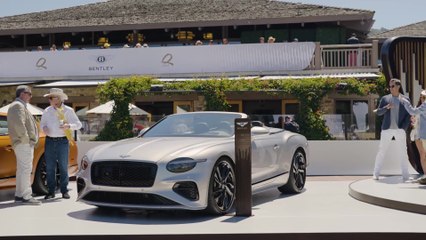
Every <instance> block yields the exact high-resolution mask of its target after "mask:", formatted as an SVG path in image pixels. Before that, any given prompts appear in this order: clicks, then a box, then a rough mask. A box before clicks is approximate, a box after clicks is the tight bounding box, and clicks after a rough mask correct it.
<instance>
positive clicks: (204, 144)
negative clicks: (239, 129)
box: [90, 137, 233, 162]
mask: <svg viewBox="0 0 426 240" xmlns="http://www.w3.org/2000/svg"><path fill="white" fill-rule="evenodd" d="M229 142H233V138H202V137H155V138H132V139H128V140H123V141H118V142H114V143H109V144H105V145H102V146H100V147H98V148H96V149H93V151H92V152H91V154H90V159H91V160H92V161H96V160H111V159H120V160H126V159H129V160H145V161H153V162H157V161H161V160H162V159H166V160H170V159H171V158H176V157H196V156H197V154H198V153H199V152H200V151H203V150H205V149H206V148H209V147H210V146H212V145H220V144H225V143H229Z"/></svg>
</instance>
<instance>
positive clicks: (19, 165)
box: [13, 144, 34, 199]
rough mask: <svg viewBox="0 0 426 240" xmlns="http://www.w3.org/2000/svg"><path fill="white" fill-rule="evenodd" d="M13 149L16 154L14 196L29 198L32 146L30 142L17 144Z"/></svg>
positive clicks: (30, 191)
mask: <svg viewBox="0 0 426 240" xmlns="http://www.w3.org/2000/svg"><path fill="white" fill-rule="evenodd" d="M13 150H14V151H15V156H16V190H15V197H23V198H24V199H30V198H31V197H32V196H31V195H32V193H33V191H32V189H31V171H32V169H33V157H34V147H32V146H30V144H18V145H16V146H15V147H14V148H13Z"/></svg>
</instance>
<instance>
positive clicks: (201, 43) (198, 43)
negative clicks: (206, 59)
mask: <svg viewBox="0 0 426 240" xmlns="http://www.w3.org/2000/svg"><path fill="white" fill-rule="evenodd" d="M201 45H203V42H201V41H200V40H197V41H196V42H195V46H201Z"/></svg>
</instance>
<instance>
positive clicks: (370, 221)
mask: <svg viewBox="0 0 426 240" xmlns="http://www.w3.org/2000/svg"><path fill="white" fill-rule="evenodd" d="M368 178H370V177H365V176H364V177H356V176H353V177H351V176H349V177H348V176H344V177H309V178H308V181H307V184H306V191H305V192H303V193H301V194H298V195H291V196H289V195H281V194H280V193H279V192H278V191H275V190H270V191H267V192H264V193H261V194H258V195H255V196H254V197H253V216H252V217H248V218H243V217H235V216H233V215H229V216H221V217H211V216H205V215H203V214H200V213H193V212H185V211H177V212H170V211H169V212H145V211H120V210H111V211H106V210H99V209H97V208H96V207H93V206H89V205H86V204H83V203H79V202H76V201H75V197H76V193H75V182H71V184H70V186H71V187H72V188H74V189H73V190H72V191H71V193H72V194H71V199H69V200H65V199H60V198H58V199H55V200H53V201H45V200H44V199H43V200H42V201H43V204H42V205H41V206H24V205H19V204H15V203H13V201H11V199H12V198H13V190H1V191H0V216H1V218H0V226H1V228H0V239H1V237H7V236H64V235H67V236H77V235H93V236H96V235H139V236H140V235H154V236H155V235H162V234H164V233H165V232H166V233H167V234H177V235H181V234H184V235H191V234H218V233H221V234H237V235H238V234H284V233H291V234H303V233H420V234H426V216H425V215H422V214H415V213H409V212H404V211H398V210H392V209H389V208H384V207H379V206H375V205H371V204H368V203H364V202H361V201H358V200H356V199H354V198H352V197H350V196H349V195H348V187H349V184H350V183H351V182H353V181H354V180H359V179H368ZM58 196H59V194H58ZM37 198H40V199H42V197H37ZM425 201H426V200H425ZM18 222H19V224H17V223H18ZM22 226H25V227H22ZM120 239H122V238H120Z"/></svg>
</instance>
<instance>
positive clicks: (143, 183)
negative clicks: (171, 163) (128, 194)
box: [91, 161, 157, 187]
mask: <svg viewBox="0 0 426 240" xmlns="http://www.w3.org/2000/svg"><path fill="white" fill-rule="evenodd" d="M91 174H92V183H93V184H95V185H102V186H114V187H152V185H153V184H154V181H155V175H156V174H157V165H156V164H153V163H143V162H129V161H105V162H95V163H93V165H92V169H91Z"/></svg>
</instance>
